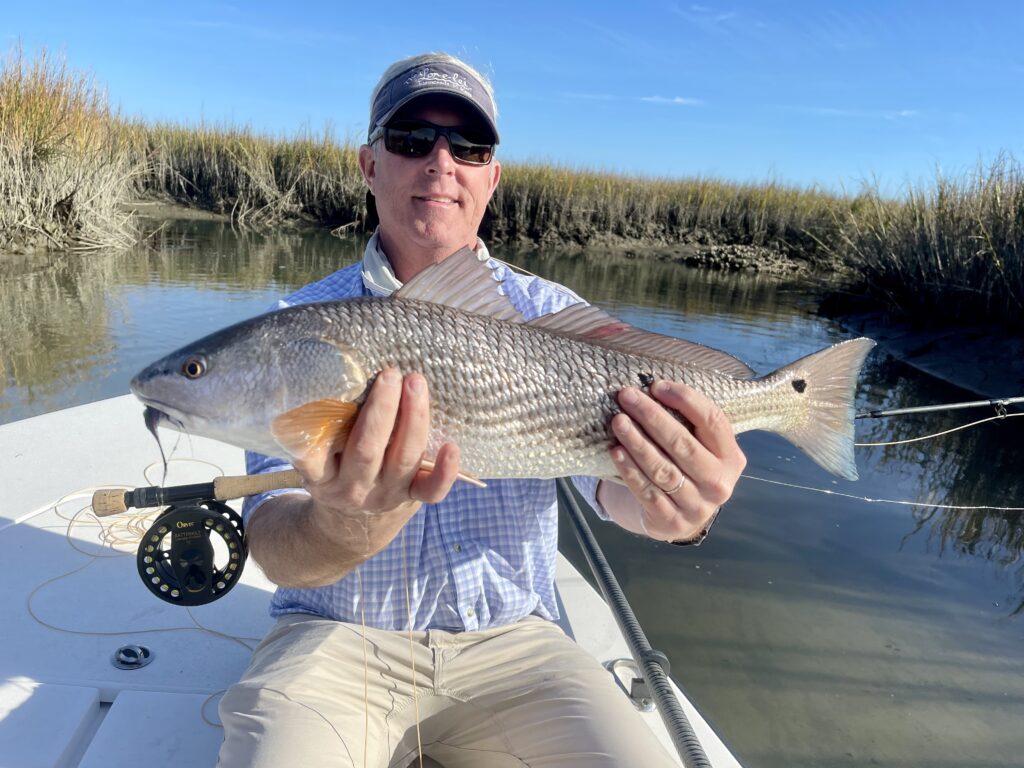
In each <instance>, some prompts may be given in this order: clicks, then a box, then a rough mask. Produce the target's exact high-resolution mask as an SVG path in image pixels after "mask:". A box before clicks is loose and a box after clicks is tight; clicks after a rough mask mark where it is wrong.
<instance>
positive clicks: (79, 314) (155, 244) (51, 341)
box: [0, 221, 1024, 768]
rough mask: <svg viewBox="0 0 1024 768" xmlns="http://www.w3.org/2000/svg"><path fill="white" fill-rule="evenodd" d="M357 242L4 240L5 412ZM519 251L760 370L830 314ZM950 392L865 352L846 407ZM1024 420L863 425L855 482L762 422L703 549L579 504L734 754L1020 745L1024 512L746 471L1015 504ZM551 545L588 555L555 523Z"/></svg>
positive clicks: (86, 388) (206, 323)
mask: <svg viewBox="0 0 1024 768" xmlns="http://www.w3.org/2000/svg"><path fill="white" fill-rule="evenodd" d="M360 253H361V245H360V244H359V243H358V242H354V241H339V240H337V239H334V238H331V237H329V236H327V235H325V234H322V233H321V234H304V235H295V234H292V235H278V236H272V237H263V236H259V235H252V234H250V235H245V236H239V235H238V234H237V233H235V232H233V231H232V230H231V229H230V227H228V226H226V225H224V224H222V223H217V222H196V221H182V222H173V223H171V224H170V225H168V226H167V227H165V228H164V229H163V230H161V231H160V232H159V233H158V234H157V235H156V236H155V237H154V238H153V240H152V247H151V248H148V249H141V250H138V251H135V252H132V253H127V254H107V253H99V254H87V255H73V254H49V255H45V256H38V257H6V256H5V257H2V258H0V379H2V383H3V386H2V388H0V423H3V422H9V421H13V420H16V419H20V418H24V417H27V416H31V415H34V414H38V413H45V412H48V411H51V410H55V409H58V408H63V407H67V406H71V405H76V404H79V403H83V402H89V401H92V400H96V399H100V398H103V397H110V396H114V395H119V394H123V393H124V392H126V391H127V383H128V379H129V378H130V377H131V375H132V374H134V373H135V372H136V371H137V370H139V369H140V368H141V367H142V366H143V365H145V364H146V363H148V362H150V361H152V360H153V359H155V358H156V357H158V356H159V355H162V354H164V353H165V352H167V351H170V350H171V349H173V348H175V347H177V346H179V345H180V344H181V343H183V342H185V341H189V340H191V339H193V338H196V337H198V336H200V335H202V334H204V333H206V332H208V331H211V330H214V329H216V328H220V327H223V326H224V325H226V324H228V323H230V322H233V321H235V320H239V319H242V318H244V317H248V316H251V315H253V314H256V313H258V312H261V311H263V310H265V309H266V308H268V307H269V306H270V305H271V304H272V302H273V301H274V299H275V298H277V297H278V296H280V295H282V294H284V293H287V292H289V291H291V290H293V289H295V288H297V287H299V286H300V285H303V284H305V283H307V282H309V281H312V280H315V279H318V278H320V277H322V276H323V275H325V274H327V273H329V272H331V271H333V270H334V269H337V268H338V267H339V266H341V265H343V264H347V263H350V262H351V261H354V260H355V259H356V258H358V256H359V255H360ZM499 255H500V254H499ZM510 258H511V257H510ZM515 260H516V261H517V262H518V263H520V264H521V265H522V266H524V267H525V268H527V269H529V270H530V271H532V272H535V273H538V274H541V275H544V276H545V277H549V278H551V279H554V280H557V281H559V282H562V283H564V284H566V285H568V286H570V287H571V288H573V289H574V290H576V291H577V292H578V293H580V294H581V295H583V296H585V297H587V298H588V299H590V300H592V301H594V302H595V303H597V304H600V305H601V306H603V307H604V308H606V309H608V310H610V311H612V312H613V313H615V314H617V315H619V316H620V317H622V318H624V319H626V320H629V321H631V322H634V323H636V324H638V325H641V326H644V327H647V328H650V329H652V330H657V331H660V332H663V333H669V334H673V335H678V336H682V337H686V338H689V339H693V340H696V341H700V342H703V343H705V344H710V345H712V346H716V347H720V348H722V349H724V350H726V351H729V352H731V353H734V354H736V355H737V356H739V357H741V358H742V359H744V360H746V361H747V362H748V363H750V364H751V365H752V366H753V367H754V368H755V369H757V370H758V371H768V370H770V369H773V368H775V367H777V366H778V365H780V364H782V363H785V362H789V361H790V360H792V359H794V358H796V357H798V356H800V355H803V354H806V353H808V352H812V351H814V350H816V349H818V348H820V347H822V346H824V345H826V344H830V343H832V342H835V341H837V340H839V339H841V338H845V337H846V334H845V333H844V331H843V329H842V328H841V327H839V326H838V325H836V324H835V323H833V322H831V321H829V320H826V319H824V318H821V317H819V316H817V315H815V314H814V308H815V298H814V295H813V293H812V292H811V291H809V289H807V288H806V287H802V286H797V285H789V284H784V283H779V282H776V281H772V280H768V279H765V278H761V277H757V276H751V275H722V274H718V273H714V272H710V273H709V272H701V271H697V270H691V269H685V268H681V267H678V266H674V265H668V264H657V263H653V264H652V263H642V262H635V261H626V260H609V259H606V258H603V257H601V256H600V255H597V254H591V255H587V256H575V257H571V256H565V255H549V256H546V257H539V256H532V257H516V258H515ZM963 399H972V398H970V397H969V395H968V394H967V393H965V392H963V391H961V390H958V389H956V388H954V387H952V386H949V385H945V384H943V383H941V382H938V381H936V380H934V379H931V378H928V377H926V376H923V375H921V374H918V373H917V372H915V371H914V370H912V369H910V368H907V367H906V366H903V365H902V364H900V363H898V362H896V361H894V360H893V359H891V358H889V357H887V356H886V355H885V354H884V352H876V353H874V354H873V355H872V356H871V357H870V358H869V363H868V365H867V367H866V370H865V373H864V376H863V378H862V383H861V387H860V394H859V398H858V406H859V407H861V408H866V407H868V406H869V405H870V406H872V407H879V406H884V407H899V406H909V405H918V404H924V403H936V402H952V401H956V400H963ZM970 418H973V414H971V415H967V416H965V415H964V414H963V413H961V414H956V413H953V414H928V415H919V416H914V417H904V418H899V419H890V420H885V421H872V422H861V423H859V424H858V434H857V437H858V440H859V441H861V442H880V441H885V440H892V439H900V438H907V437H912V436H916V435H920V434H926V433H931V432H937V431H940V430H942V429H947V428H949V427H951V426H955V425H956V424H959V423H963V422H964V421H967V420H969V419H970ZM1022 422H1024V420H1018V419H1011V420H1007V421H1004V422H999V423H995V424H988V425H984V426H982V427H979V428H976V429H973V430H969V431H966V432H959V433H955V434H953V435H949V436H947V437H943V438H941V439H936V440H931V441H927V442H923V443H912V444H909V445H904V446H897V447H885V448H860V449H858V454H857V458H858V465H859V468H860V472H861V479H860V481H858V482H856V483H850V482H847V481H845V480H838V479H834V478H832V477H831V476H829V475H827V474H825V473H824V472H823V471H821V470H820V469H818V468H817V467H816V466H814V465H813V464H812V463H811V462H810V461H809V460H807V459H806V458H805V457H804V456H803V455H802V454H800V453H799V452H798V451H796V450H795V449H793V448H791V447H790V446H789V445H788V444H787V443H785V442H783V441H782V440H781V439H779V438H776V437H774V436H772V435H767V434H763V433H751V434H747V435H743V436H742V437H741V444H742V445H743V448H744V450H745V451H746V452H747V455H748V458H749V466H748V468H747V475H748V478H747V479H744V480H742V481H741V482H740V484H739V486H738V487H737V490H736V493H735V495H734V497H733V499H732V500H731V501H730V503H729V504H728V505H727V506H726V508H725V509H724V511H723V512H722V514H721V516H720V518H719V521H718V522H717V523H716V525H715V527H714V529H713V531H712V534H711V536H710V537H709V538H708V540H707V542H706V543H705V544H704V545H703V546H701V547H700V548H692V547H687V548H681V547H672V546H668V545H662V544H655V543H653V542H649V541H646V540H642V539H640V538H638V537H635V536H632V535H629V534H626V533H624V532H622V531H620V530H619V529H617V528H615V527H614V526H612V525H610V524H601V523H595V533H596V535H597V536H598V538H599V540H600V541H601V544H602V546H603V547H604V548H605V551H606V553H607V555H608V556H609V560H610V561H611V562H612V565H613V567H614V568H615V571H616V573H617V574H618V576H619V578H620V580H621V582H622V584H623V587H624V589H625V590H626V592H627V596H628V597H629V599H630V601H631V603H632V604H633V607H634V610H635V611H636V612H637V614H638V616H639V618H640V620H641V622H642V623H643V625H644V627H645V628H646V630H647V632H648V634H649V636H650V639H651V641H652V643H653V644H654V646H655V647H657V648H659V649H661V650H663V651H665V652H666V653H667V654H668V656H669V657H670V659H671V662H672V672H673V676H674V677H675V679H676V680H677V681H679V682H680V684H681V685H682V686H683V687H684V688H685V690H686V691H687V693H688V694H689V695H690V696H691V697H692V698H693V699H694V700H695V701H696V702H697V704H698V706H699V707H700V708H701V709H702V711H703V712H704V713H705V714H706V716H707V717H708V718H709V719H710V720H711V721H712V722H713V724H714V725H715V726H716V727H717V729H718V730H719V732H720V733H721V734H722V736H723V738H724V739H725V740H726V741H727V742H728V743H729V744H730V745H731V746H732V747H733V749H734V750H735V752H736V754H737V755H738V757H739V758H740V759H741V761H742V762H743V763H744V764H745V765H748V766H754V767H760V766H771V767H774V766H779V767H781V766H861V765H864V766H868V765H887V766H900V767H902V766H935V767H936V768H947V767H948V768H954V766H955V767H956V768H968V767H972V766H977V767H978V768H981V767H982V766H985V767H987V766H1011V765H1020V764H1021V762H1022V759H1024V757H1022V756H1024V731H1022V729H1021V727H1020V723H1021V721H1022V716H1024V561H1022V560H1021V551H1022V549H1024V525H1022V517H1021V516H1020V515H1018V514H1015V513H999V512H991V511H985V512H957V513H953V512H945V511H942V510H939V509H936V508H934V507H918V508H914V507H905V506H893V505H886V504H877V503H867V502H864V501H858V500H854V499H848V498H843V497H839V496H834V495H823V494H820V493H816V492H813V491H808V490H802V489H797V488H792V487H789V486H788V485H772V484H768V483H765V482H762V481H759V480H756V479H753V478H755V477H756V478H764V479H768V480H772V481H776V482H779V483H786V484H790V485H804V486H810V487H813V488H817V489H825V490H832V491H839V492H844V493H851V494H855V495H857V496H870V497H873V498H889V499H906V500H917V501H925V502H928V503H931V504H938V503H947V504H966V505H971V504H990V505H996V506H1022V505H1024V488H1022V480H1021V475H1020V472H1019V469H1018V467H1019V464H1020V460H1021V450H1022V449H1021V446H1022V445H1024V440H1022V437H1024V435H1022V430H1024V426H1021V425H1022ZM140 428H141V424H140ZM562 549H563V551H565V552H566V553H567V555H569V556H570V558H572V559H573V560H574V561H575V562H576V563H577V565H578V566H579V567H581V568H582V569H585V565H583V563H582V560H581V559H580V558H579V555H578V553H577V552H576V550H575V542H574V541H573V539H572V537H571V535H570V534H568V533H567V534H566V537H565V538H564V539H563V541H562Z"/></svg>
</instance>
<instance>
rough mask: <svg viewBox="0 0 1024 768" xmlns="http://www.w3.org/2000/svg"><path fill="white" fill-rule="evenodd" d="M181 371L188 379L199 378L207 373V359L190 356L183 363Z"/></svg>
mask: <svg viewBox="0 0 1024 768" xmlns="http://www.w3.org/2000/svg"><path fill="white" fill-rule="evenodd" d="M181 373H182V375H183V376H184V377H185V378H186V379H198V378H199V377H200V376H202V375H203V374H204V373H206V361H205V360H203V358H201V357H190V358H188V359H187V360H186V361H185V362H184V363H183V364H182V366H181Z"/></svg>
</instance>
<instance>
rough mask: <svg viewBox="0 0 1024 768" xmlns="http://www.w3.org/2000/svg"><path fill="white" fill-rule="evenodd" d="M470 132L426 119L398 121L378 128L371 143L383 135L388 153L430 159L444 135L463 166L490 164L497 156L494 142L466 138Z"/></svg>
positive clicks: (481, 138)
mask: <svg viewBox="0 0 1024 768" xmlns="http://www.w3.org/2000/svg"><path fill="white" fill-rule="evenodd" d="M468 132H469V129H467V128H466V127H464V126H454V127H451V128H446V127H444V126H442V125H434V124H433V123H428V122H427V121H426V120H396V121H395V122H393V123H388V124H387V125H384V126H378V127H377V128H375V129H374V130H373V133H371V134H370V137H369V143H370V144H372V143H373V142H375V141H376V140H377V139H379V138H380V137H381V136H383V137H384V147H385V148H386V149H387V151H388V152H391V153H393V154H396V155H402V156H404V157H426V156H427V155H429V154H430V153H431V152H433V151H434V145H435V144H436V143H437V139H438V137H440V136H444V137H445V138H446V139H447V140H448V146H449V147H451V153H452V157H454V158H455V159H456V160H458V161H459V162H460V163H465V164H467V165H487V164H488V163H489V162H491V157H492V156H493V155H494V143H493V142H488V141H487V139H486V138H483V137H481V136H466V133H468Z"/></svg>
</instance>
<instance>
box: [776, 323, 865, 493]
mask: <svg viewBox="0 0 1024 768" xmlns="http://www.w3.org/2000/svg"><path fill="white" fill-rule="evenodd" d="M874 346H875V342H874V341H872V340H871V339H866V338H860V339H850V340H849V341H844V342H841V343H839V344H833V345H832V346H831V347H829V348H827V349H823V350H821V351H820V352H815V353H814V354H812V355H808V356H807V357H803V358H801V359H799V360H797V361H796V362H794V363H790V364H789V365H787V366H784V367H782V368H780V369H779V370H778V371H776V372H775V373H772V374H769V375H768V376H766V377H765V378H770V377H774V376H779V375H782V376H786V377H788V378H789V380H790V383H791V384H792V386H793V388H794V389H796V390H797V391H798V392H800V393H801V394H804V395H806V405H807V408H808V413H807V414H806V418H804V419H802V424H801V425H800V426H799V427H796V428H794V429H789V430H785V431H780V432H779V434H781V435H782V436H783V437H784V438H786V439H787V440H789V441H790V442H791V443H793V445H795V446H796V447H797V448H800V449H801V450H802V451H803V452H804V453H806V454H807V455H808V456H810V457H811V458H812V459H813V460H814V461H815V462H817V463H818V464H819V465H821V466H822V467H824V468H825V469H827V470H828V471H829V472H832V473H833V474H836V475H839V476H840V477H845V478H846V479H847V480H856V479H857V465H856V462H855V461H854V458H853V421H854V398H855V396H856V394H857V376H858V374H859V373H860V368H861V365H863V363H864V358H865V357H866V356H867V354H868V352H870V351H871V348H872V347H874ZM798 386H799V387H800V389H797V387H798Z"/></svg>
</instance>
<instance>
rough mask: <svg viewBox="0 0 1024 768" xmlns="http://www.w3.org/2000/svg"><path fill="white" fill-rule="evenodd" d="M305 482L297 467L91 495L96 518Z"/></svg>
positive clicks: (292, 486) (101, 491)
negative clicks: (133, 509) (258, 473)
mask: <svg viewBox="0 0 1024 768" xmlns="http://www.w3.org/2000/svg"><path fill="white" fill-rule="evenodd" d="M304 483H305V481H304V480H303V479H302V475H300V474H299V472H298V471H297V470H294V469H288V470H284V471H282V472H267V473H264V474H262V475H234V476H230V477H218V478H216V479H215V480H214V481H213V482H212V483H199V484H197V485H175V486H170V487H167V488H161V487H160V486H149V487H146V488H136V489H135V490H131V491H126V490H124V489H123V488H101V489H99V490H98V491H96V492H95V493H94V494H93V495H92V509H93V512H94V513H95V514H96V516H97V517H107V516H109V515H117V514H120V513H121V512H125V511H127V510H128V509H129V508H130V507H139V508H141V507H159V506H163V505H165V504H174V503H176V502H183V501H198V500H200V499H214V500H216V501H227V500H229V499H238V498H241V497H242V496H252V495H254V494H257V493H264V492H266V491H276V490H278V489H281V488H301V487H302V486H303V484H304Z"/></svg>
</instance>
